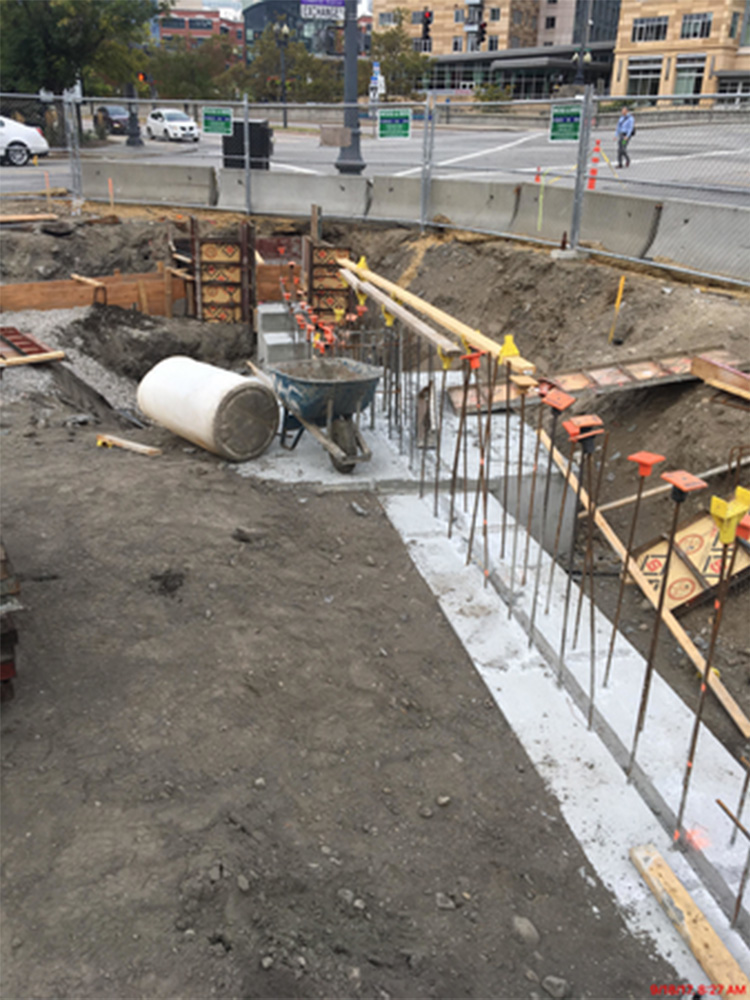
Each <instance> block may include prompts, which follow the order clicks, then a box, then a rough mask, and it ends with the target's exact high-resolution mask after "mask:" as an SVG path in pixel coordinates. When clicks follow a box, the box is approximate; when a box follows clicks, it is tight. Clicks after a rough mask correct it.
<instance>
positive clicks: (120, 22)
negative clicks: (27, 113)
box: [0, 0, 163, 94]
mask: <svg viewBox="0 0 750 1000" xmlns="http://www.w3.org/2000/svg"><path fill="white" fill-rule="evenodd" d="M160 9H163V5H162V4H161V3H159V2H157V0H107V2H106V3H99V2H93V0H2V2H0V61H1V62H2V67H3V79H2V89H3V90H5V91H16V92H20V93H36V92H37V91H38V90H39V89H40V88H42V87H44V88H46V89H47V90H51V91H52V92H53V93H57V94H59V93H61V92H62V91H63V90H64V89H66V88H68V87H72V86H74V85H75V83H76V80H78V79H79V78H80V79H81V80H82V81H83V84H84V89H86V88H87V84H88V80H89V78H91V77H92V76H93V75H94V74H96V73H101V74H102V75H103V76H104V77H105V78H109V79H112V78H113V74H115V79H116V78H117V76H119V81H124V80H128V79H132V78H133V76H134V74H135V71H136V67H137V64H138V61H139V59H140V53H139V52H138V51H137V50H133V49H131V48H130V45H131V44H132V43H137V42H141V41H143V40H145V38H146V28H145V26H146V24H147V23H148V21H149V20H150V19H151V18H152V17H153V16H154V14H156V13H157V12H158V11H159V10H160ZM119 81H118V82H119Z"/></svg>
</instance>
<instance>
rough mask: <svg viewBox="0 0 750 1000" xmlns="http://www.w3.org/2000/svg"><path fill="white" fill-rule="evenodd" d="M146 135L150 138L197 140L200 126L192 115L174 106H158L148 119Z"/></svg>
mask: <svg viewBox="0 0 750 1000" xmlns="http://www.w3.org/2000/svg"><path fill="white" fill-rule="evenodd" d="M146 135H147V136H148V137H149V139H166V140H167V141H169V140H170V139H177V140H178V141H180V142H182V141H185V142H197V141H198V139H199V135H198V126H197V125H196V124H195V122H194V121H193V119H192V118H191V117H190V115H186V114H185V112H184V111H177V110H175V109H173V108H156V109H155V110H154V111H152V112H151V114H150V115H149V116H148V118H147V119H146Z"/></svg>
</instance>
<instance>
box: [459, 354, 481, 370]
mask: <svg viewBox="0 0 750 1000" xmlns="http://www.w3.org/2000/svg"><path fill="white" fill-rule="evenodd" d="M486 353H487V352H486V351H469V353H468V354H462V355H461V360H462V361H468V362H469V367H470V368H472V369H475V368H479V366H480V365H481V363H482V355H483V354H486Z"/></svg>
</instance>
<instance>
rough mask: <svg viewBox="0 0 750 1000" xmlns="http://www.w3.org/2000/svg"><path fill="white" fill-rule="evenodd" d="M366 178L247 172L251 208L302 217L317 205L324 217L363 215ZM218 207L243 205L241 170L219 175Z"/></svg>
mask: <svg viewBox="0 0 750 1000" xmlns="http://www.w3.org/2000/svg"><path fill="white" fill-rule="evenodd" d="M368 185H369V181H368V180H367V178H366V177H350V176H343V175H342V176H328V177H323V176H316V175H313V174H310V175H305V177H304V178H301V177H300V176H299V174H282V173H280V172H278V171H275V170H274V171H269V170H251V171H250V208H251V211H252V212H253V213H256V214H258V215H286V216H303V217H307V216H309V214H310V208H311V206H312V205H319V206H320V207H321V209H322V211H323V215H324V216H325V217H327V218H332V219H336V218H343V219H350V218H354V219H357V218H363V217H364V216H365V215H366V210H367V200H368ZM219 207H220V208H231V209H244V208H245V172H244V170H222V171H221V172H220V174H219Z"/></svg>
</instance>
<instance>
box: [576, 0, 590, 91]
mask: <svg viewBox="0 0 750 1000" xmlns="http://www.w3.org/2000/svg"><path fill="white" fill-rule="evenodd" d="M592 3H593V0H587V3H586V14H585V18H584V22H583V24H582V25H581V43H580V45H579V47H578V52H576V54H575V55H574V56H573V58H574V59H575V61H576V76H575V80H574V81H573V83H574V84H575V85H576V86H577V87H582V86H583V85H584V83H585V82H586V78H585V76H584V73H583V64H584V63H587V62H591V53H590V52H588V51H587V49H588V45H589V33H590V31H591V24H592V21H591V6H592Z"/></svg>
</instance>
